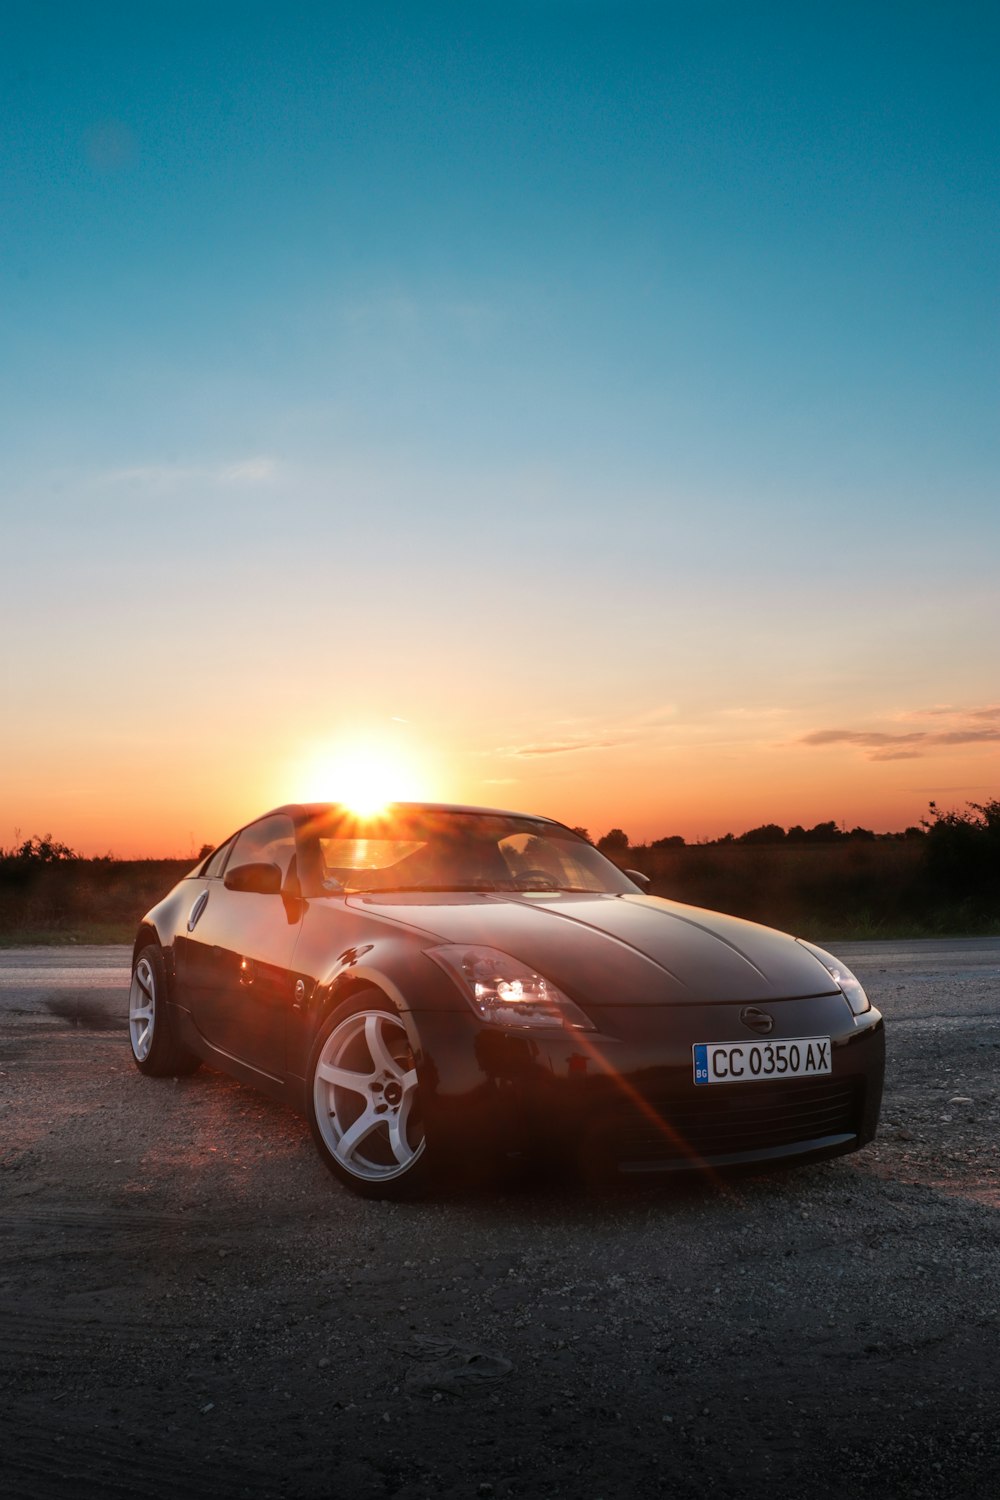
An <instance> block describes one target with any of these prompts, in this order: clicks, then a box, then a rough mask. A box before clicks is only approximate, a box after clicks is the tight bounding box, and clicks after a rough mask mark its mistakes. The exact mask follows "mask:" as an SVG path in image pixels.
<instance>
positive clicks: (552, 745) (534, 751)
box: [495, 739, 625, 760]
mask: <svg viewBox="0 0 1000 1500" xmlns="http://www.w3.org/2000/svg"><path fill="white" fill-rule="evenodd" d="M624 743H625V741H624V740H591V739H585V740H582V739H581V740H550V741H542V742H540V743H537V744H534V745H510V746H507V747H506V748H504V749H500V750H497V751H496V752H495V753H496V754H497V755H511V756H515V757H517V758H518V759H521V760H532V759H534V758H535V757H536V756H538V755H574V754H576V753H577V752H578V751H580V750H610V749H612V748H613V747H614V746H616V745H622V744H624Z"/></svg>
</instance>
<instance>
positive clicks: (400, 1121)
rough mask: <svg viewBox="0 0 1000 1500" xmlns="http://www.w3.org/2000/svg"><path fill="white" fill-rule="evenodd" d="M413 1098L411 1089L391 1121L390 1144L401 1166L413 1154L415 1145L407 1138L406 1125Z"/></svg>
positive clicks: (404, 1096)
mask: <svg viewBox="0 0 1000 1500" xmlns="http://www.w3.org/2000/svg"><path fill="white" fill-rule="evenodd" d="M413 1099H414V1094H413V1091H412V1089H411V1090H409V1091H408V1092H407V1093H406V1094H404V1095H403V1102H402V1104H401V1105H400V1106H399V1109H398V1111H397V1112H396V1114H395V1115H393V1116H392V1118H391V1119H390V1121H389V1145H390V1146H391V1147H392V1154H393V1156H394V1157H395V1158H396V1160H397V1161H398V1162H399V1165H400V1166H401V1167H402V1166H405V1164H406V1163H407V1162H408V1161H409V1160H410V1157H411V1156H412V1155H413V1147H412V1146H411V1145H410V1143H409V1141H408V1140H407V1139H406V1125H407V1121H408V1120H409V1118H410V1106H411V1105H412V1103H413Z"/></svg>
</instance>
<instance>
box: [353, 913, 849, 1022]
mask: <svg viewBox="0 0 1000 1500" xmlns="http://www.w3.org/2000/svg"><path fill="white" fill-rule="evenodd" d="M348 904H349V905H351V906H354V907H356V908H358V909H359V910H363V911H365V912H366V913H369V914H371V915H376V914H378V915H379V916H382V917H384V918H387V919H389V920H390V921H394V922H400V923H403V924H404V925H405V926H407V927H410V928H418V929H419V930H420V931H421V932H423V933H425V934H426V935H427V936H428V937H429V938H433V939H435V940H436V941H439V942H442V943H468V944H482V945H485V946H487V947H490V948H498V949H500V950H501V951H502V952H505V953H509V954H511V955H512V957H515V958H519V959H521V960H522V962H524V963H527V964H529V965H530V966H531V967H532V968H533V969H535V970H536V972H538V973H540V974H544V975H545V977H546V978H547V979H550V980H551V981H553V983H555V984H557V985H558V986H559V987H560V989H563V990H565V991H566V993H567V994H569V995H570V996H572V997H573V998H574V999H579V1000H589V1001H590V1002H591V1003H592V1004H597V1005H601V1006H609V1005H611V1006H613V1005H663V1004H705V1003H706V1002H712V1001H718V1002H728V1003H733V1002H740V1003H747V1004H749V1003H753V1002H759V1001H769V1000H770V1001H774V1000H781V999H795V998H801V997H804V996H808V995H821V994H837V993H839V991H838V990H837V986H836V985H835V984H834V982H833V980H832V979H831V977H830V975H829V974H828V973H827V972H826V970H825V969H824V968H823V966H822V964H820V963H819V962H818V961H817V960H816V959H815V958H813V956H812V954H811V953H809V952H808V950H807V949H805V948H803V947H802V946H801V944H799V943H797V942H796V941H795V939H794V938H792V937H789V936H788V935H787V934H785V933H782V932H776V931H774V929H773V928H770V927H761V926H758V924H757V923H755V922H745V921H743V920H741V919H740V918H738V917H729V916H724V915H723V914H722V913H720V912H714V911H706V910H704V909H703V908H701V907H696V906H684V905H682V904H680V903H679V902H676V901H664V900H661V899H660V898H659V897H657V896H642V895H634V896H633V895H621V896H618V895H590V894H586V895H576V894H569V893H559V894H554V893H548V892H546V893H544V894H542V893H531V894H528V893H511V894H507V893H503V892H496V893H494V892H489V893H479V892H476V893H471V892H470V893H465V892H456V893H451V892H449V893H441V892H428V893H426V894H423V893H420V892H413V891H407V892H400V893H395V894H393V893H388V892H386V893H371V894H369V895H360V894H359V895H353V896H350V897H348Z"/></svg>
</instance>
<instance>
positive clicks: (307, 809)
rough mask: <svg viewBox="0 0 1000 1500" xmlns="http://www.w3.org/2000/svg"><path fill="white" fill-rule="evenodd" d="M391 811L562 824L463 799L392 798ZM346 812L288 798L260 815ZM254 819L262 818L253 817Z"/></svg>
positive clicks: (336, 804) (328, 804)
mask: <svg viewBox="0 0 1000 1500" xmlns="http://www.w3.org/2000/svg"><path fill="white" fill-rule="evenodd" d="M380 811H384V812H386V813H389V812H446V813H449V812H452V813H473V814H475V813H478V814H481V815H482V816H483V817H490V818H530V819H531V821H532V822H533V823H552V824H553V825H554V826H556V827H561V826H562V825H561V824H559V822H558V819H556V818H545V817H542V816H540V815H539V814H538V813H525V812H512V811H511V810H510V809H509V808H504V807H474V806H471V805H466V804H465V803H462V802H389V803H387V804H386V806H385V808H384V809H380ZM334 812H343V813H346V814H347V815H348V816H357V815H356V814H355V813H354V811H353V809H352V808H350V807H346V806H345V805H344V804H343V803H342V802H289V803H286V805H285V806H283V807H272V808H271V810H270V812H266V813H261V814H260V817H261V818H269V817H271V816H272V815H273V814H276V813H284V814H285V815H286V816H287V817H291V818H295V817H299V818H301V817H306V818H322V817H325V816H326V815H327V814H328V813H334ZM251 821H252V822H254V823H257V822H259V821H260V819H259V818H253V819H252V820H251Z"/></svg>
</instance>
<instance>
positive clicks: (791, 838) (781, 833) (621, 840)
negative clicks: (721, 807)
mask: <svg viewBox="0 0 1000 1500" xmlns="http://www.w3.org/2000/svg"><path fill="white" fill-rule="evenodd" d="M970 805H971V804H970ZM931 810H932V812H934V804H933V803H931ZM935 816H937V814H935ZM951 816H952V817H958V818H960V819H962V818H963V817H964V816H967V815H963V814H951ZM930 826H931V824H930V823H929V822H928V821H927V820H924V822H923V823H922V824H921V825H919V826H917V825H914V826H913V827H910V828H904V829H903V831H902V833H875V832H874V830H873V829H871V828H861V827H858V828H840V827H838V825H837V824H836V823H835V822H834V821H833V820H832V819H831V820H830V821H829V822H826V823H816V824H814V826H813V827H812V828H803V826H802V824H801V823H794V824H793V825H792V827H791V828H789V829H787V830H786V829H784V828H782V826H781V824H780V823H762V824H761V825H760V827H759V828H748V829H747V831H746V832H745V833H723V834H720V835H719V837H718V838H717V839H698V840H697V847H698V848H703V849H705V848H707V849H712V848H715V847H716V846H718V845H720V844H838V843H842V842H843V840H844V839H858V840H867V841H868V842H869V843H875V842H876V841H877V840H880V839H922V838H926V836H927V832H928V829H929V827H930ZM573 832H574V833H579V834H580V835H581V836H582V837H583V838H585V839H587V840H588V841H590V842H592V840H591V839H590V835H589V833H588V832H587V830H586V828H574V830H573ZM597 847H598V849H600V851H601V853H602V854H611V855H614V854H620V853H624V852H625V851H626V850H628V849H684V848H687V847H689V846H688V842H687V840H686V839H685V838H684V837H683V836H682V835H681V834H679V833H671V834H667V835H665V837H663V838H659V839H651V840H650V842H649V843H648V844H633V843H632V840H631V839H630V838H629V836H628V834H627V833H625V831H624V830H623V829H621V828H612V829H610V830H609V831H608V832H607V833H605V834H603V835H602V837H601V838H599V839H598V840H597Z"/></svg>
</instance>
